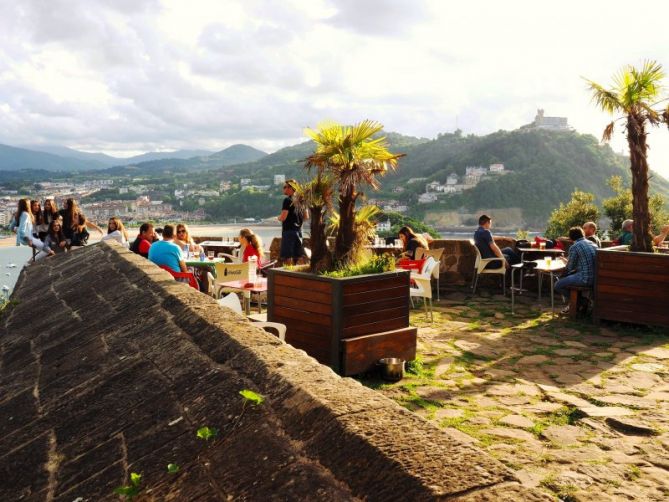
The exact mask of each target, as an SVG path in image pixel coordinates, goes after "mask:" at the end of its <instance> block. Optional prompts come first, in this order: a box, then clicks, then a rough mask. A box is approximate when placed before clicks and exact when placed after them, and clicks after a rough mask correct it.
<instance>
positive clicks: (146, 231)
mask: <svg viewBox="0 0 669 502" xmlns="http://www.w3.org/2000/svg"><path fill="white" fill-rule="evenodd" d="M155 238H156V233H155V231H154V230H153V225H152V224H151V223H142V226H141V227H139V235H138V236H137V238H136V239H135V240H134V242H133V243H132V244H131V245H130V251H132V252H134V253H137V254H138V255H142V256H143V257H144V258H148V257H149V248H150V247H151V243H152V242H153V241H154V240H155Z"/></svg>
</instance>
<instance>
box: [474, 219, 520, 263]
mask: <svg viewBox="0 0 669 502" xmlns="http://www.w3.org/2000/svg"><path fill="white" fill-rule="evenodd" d="M491 226H492V219H491V218H490V216H488V215H487V214H482V215H481V217H480V218H479V228H477V229H476V232H474V244H475V245H476V247H477V248H478V249H479V252H480V253H481V258H483V259H486V258H494V257H495V256H496V257H497V258H499V259H500V260H504V266H505V267H506V268H509V265H511V264H514V263H520V257H519V256H518V254H517V253H516V252H515V251H514V250H513V249H511V248H504V249H500V248H499V246H498V245H497V244H495V240H494V239H493V238H492V233H491V232H490V227H491ZM500 264H501V262H500V261H491V262H490V263H488V265H486V268H497V267H499V266H500Z"/></svg>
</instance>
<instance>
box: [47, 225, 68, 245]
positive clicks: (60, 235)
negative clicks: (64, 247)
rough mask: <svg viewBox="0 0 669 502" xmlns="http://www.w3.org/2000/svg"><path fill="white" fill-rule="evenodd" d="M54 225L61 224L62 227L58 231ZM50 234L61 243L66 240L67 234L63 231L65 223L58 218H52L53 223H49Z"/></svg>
mask: <svg viewBox="0 0 669 502" xmlns="http://www.w3.org/2000/svg"><path fill="white" fill-rule="evenodd" d="M54 225H59V226H60V229H59V230H58V232H57V233H56V231H55V230H54V229H53V226H54ZM49 235H50V236H51V238H52V239H56V240H57V242H58V243H61V242H63V241H64V240H65V234H64V233H63V224H62V223H61V222H60V221H58V220H51V223H49Z"/></svg>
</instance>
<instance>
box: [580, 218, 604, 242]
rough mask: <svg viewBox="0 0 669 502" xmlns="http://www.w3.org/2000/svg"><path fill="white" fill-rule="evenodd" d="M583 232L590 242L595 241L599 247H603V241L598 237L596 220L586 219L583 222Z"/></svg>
mask: <svg viewBox="0 0 669 502" xmlns="http://www.w3.org/2000/svg"><path fill="white" fill-rule="evenodd" d="M583 234H584V235H585V238H586V239H588V240H589V241H590V242H594V243H595V246H597V247H598V248H601V247H602V241H600V240H599V237H597V224H596V223H595V222H594V221H586V222H585V223H583Z"/></svg>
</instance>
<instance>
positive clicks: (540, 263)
mask: <svg viewBox="0 0 669 502" xmlns="http://www.w3.org/2000/svg"><path fill="white" fill-rule="evenodd" d="M534 263H536V264H537V266H536V267H535V268H534V270H536V271H537V272H538V273H539V299H541V287H542V284H541V282H542V281H541V279H542V277H543V274H550V277H551V313H553V314H554V313H555V299H554V297H555V281H553V274H554V273H555V272H562V271H563V270H564V268H565V267H566V266H567V265H566V263H565V262H564V261H562V260H560V259H552V260H551V262H550V264H549V263H548V262H547V261H546V260H545V259H544V260H535V262H534Z"/></svg>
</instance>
